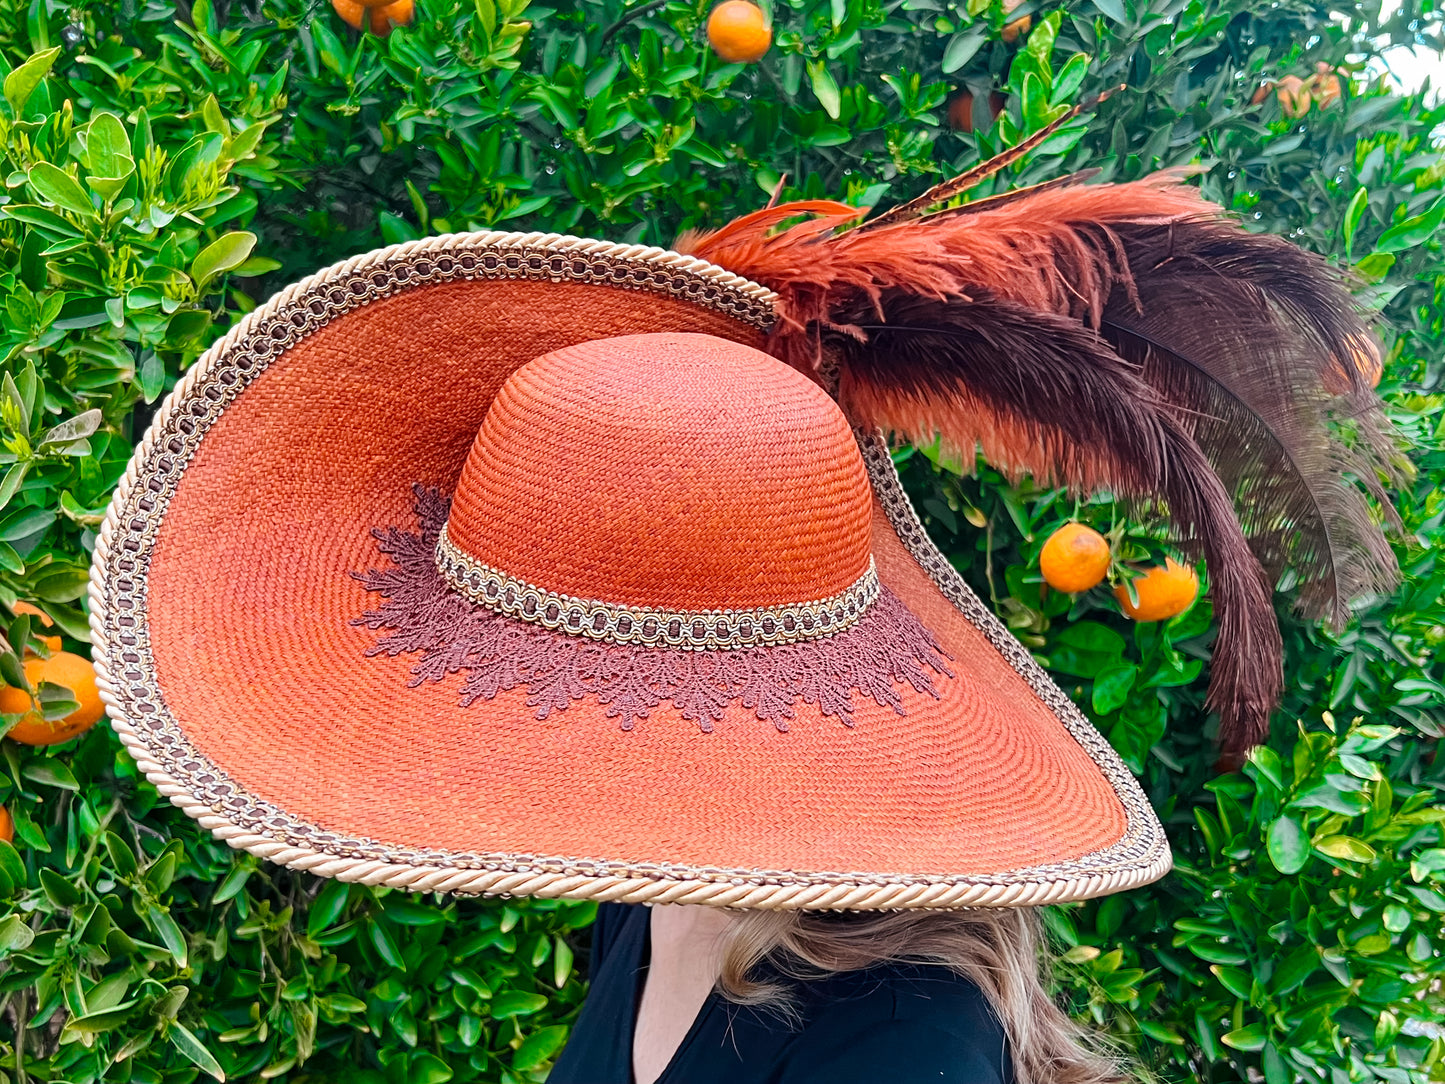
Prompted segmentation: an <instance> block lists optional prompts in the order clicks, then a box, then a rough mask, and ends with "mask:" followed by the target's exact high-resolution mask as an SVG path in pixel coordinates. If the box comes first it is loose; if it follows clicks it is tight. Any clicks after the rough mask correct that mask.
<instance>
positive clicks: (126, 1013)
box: [65, 1001, 138, 1035]
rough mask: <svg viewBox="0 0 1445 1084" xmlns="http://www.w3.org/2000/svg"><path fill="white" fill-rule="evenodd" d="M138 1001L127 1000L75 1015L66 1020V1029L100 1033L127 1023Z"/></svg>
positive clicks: (86, 1033) (133, 1013)
mask: <svg viewBox="0 0 1445 1084" xmlns="http://www.w3.org/2000/svg"><path fill="white" fill-rule="evenodd" d="M137 1004H138V1002H136V1001H126V1002H123V1003H122V1004H120V1005H116V1006H114V1007H113V1008H109V1009H97V1010H96V1011H95V1012H90V1013H86V1014H85V1015H84V1016H73V1017H71V1018H70V1019H69V1020H67V1021H66V1022H65V1030H66V1031H70V1032H75V1033H78V1034H81V1035H99V1034H101V1033H102V1032H106V1031H112V1030H114V1029H115V1028H118V1027H120V1026H121V1025H122V1024H124V1023H127V1022H128V1021H129V1020H130V1018H131V1017H132V1016H134V1015H135V1007H136V1005H137Z"/></svg>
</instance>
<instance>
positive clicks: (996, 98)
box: [948, 88, 1007, 132]
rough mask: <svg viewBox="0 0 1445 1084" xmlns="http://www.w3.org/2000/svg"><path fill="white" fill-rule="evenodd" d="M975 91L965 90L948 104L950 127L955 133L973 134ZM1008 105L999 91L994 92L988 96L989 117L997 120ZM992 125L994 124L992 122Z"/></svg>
mask: <svg viewBox="0 0 1445 1084" xmlns="http://www.w3.org/2000/svg"><path fill="white" fill-rule="evenodd" d="M973 101H974V99H973V91H971V90H968V89H967V88H965V89H964V90H961V91H959V93H958V94H957V95H956V96H955V97H953V98H952V99H951V100H950V101H949V103H948V126H949V127H950V128H952V129H953V130H954V131H955V132H971V131H973V129H974V123H973ZM1006 104H1007V102H1006V100H1005V99H1004V96H1003V95H1002V94H1000V93H999V92H998V91H993V92H992V93H990V94H989V96H988V112H989V116H990V117H992V118H993V119H995V120H996V119H997V118H998V115H999V114H1000V113H1002V112H1003V107H1004V106H1005V105H1006ZM990 123H992V122H990Z"/></svg>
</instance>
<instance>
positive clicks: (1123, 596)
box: [1114, 557, 1199, 621]
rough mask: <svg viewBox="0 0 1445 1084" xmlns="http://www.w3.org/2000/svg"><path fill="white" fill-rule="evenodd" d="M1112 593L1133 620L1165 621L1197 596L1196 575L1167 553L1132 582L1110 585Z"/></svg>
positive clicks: (1179, 612) (1190, 604)
mask: <svg viewBox="0 0 1445 1084" xmlns="http://www.w3.org/2000/svg"><path fill="white" fill-rule="evenodd" d="M1131 587H1132V588H1133V592H1134V593H1133V597H1130V593H1129V590H1130V588H1131ZM1114 595H1115V597H1116V598H1118V600H1119V605H1120V606H1121V607H1122V608H1123V610H1124V612H1125V613H1126V614H1128V615H1129V616H1130V617H1132V618H1133V619H1134V620H1135V621H1167V620H1169V618H1171V617H1177V616H1179V615H1180V614H1182V613H1183V612H1184V611H1185V610H1187V609H1189V607H1190V606H1192V605H1194V600H1195V599H1196V598H1198V597H1199V577H1198V576H1197V575H1195V573H1194V569H1192V568H1190V567H1189V566H1188V565H1181V564H1180V563H1179V562H1177V561H1176V560H1174V558H1172V557H1170V558H1167V559H1166V560H1165V562H1164V564H1163V565H1155V566H1154V567H1153V568H1151V569H1148V570H1147V571H1146V572H1145V573H1144V574H1143V575H1142V576H1139V577H1138V578H1136V579H1135V580H1133V581H1132V582H1130V583H1121V584H1120V585H1119V586H1118V587H1116V588H1114ZM1136 599H1137V601H1136Z"/></svg>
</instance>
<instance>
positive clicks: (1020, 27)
mask: <svg viewBox="0 0 1445 1084" xmlns="http://www.w3.org/2000/svg"><path fill="white" fill-rule="evenodd" d="M1023 3H1024V0H1003V13H1004V14H1005V15H1009V14H1011V13H1013V12H1014V11H1015V10H1016V9H1018V8H1021V7H1023ZM1033 25H1034V18H1033V16H1032V15H1025V16H1024V17H1023V18H1021V19H1015V20H1014V21H1013V22H1011V23H1005V24H1004V28H1003V30H1002V31H1000V33H999V37H1001V38H1003V40H1004V41H1006V42H1008V43H1009V44H1010V45H1012V44H1013V43H1014V42H1016V41H1018V40H1019V37H1020V35H1023V34H1027V33H1028V32H1029V31H1030V30H1032V29H1033Z"/></svg>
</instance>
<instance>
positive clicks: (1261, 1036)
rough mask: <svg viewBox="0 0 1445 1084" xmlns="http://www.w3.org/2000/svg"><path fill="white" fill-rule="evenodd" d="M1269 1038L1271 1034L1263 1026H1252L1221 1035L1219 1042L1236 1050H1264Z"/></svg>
mask: <svg viewBox="0 0 1445 1084" xmlns="http://www.w3.org/2000/svg"><path fill="white" fill-rule="evenodd" d="M1268 1038H1269V1032H1268V1031H1267V1030H1266V1029H1265V1026H1264V1025H1263V1024H1250V1025H1249V1026H1248V1027H1243V1028H1237V1029H1235V1030H1234V1031H1231V1032H1229V1033H1227V1034H1225V1035H1221V1036H1220V1037H1219V1041H1220V1042H1222V1043H1223V1044H1224V1045H1225V1046H1231V1047H1233V1048H1234V1049H1235V1050H1262V1049H1264V1044H1265V1042H1266V1041H1267V1039H1268Z"/></svg>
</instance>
